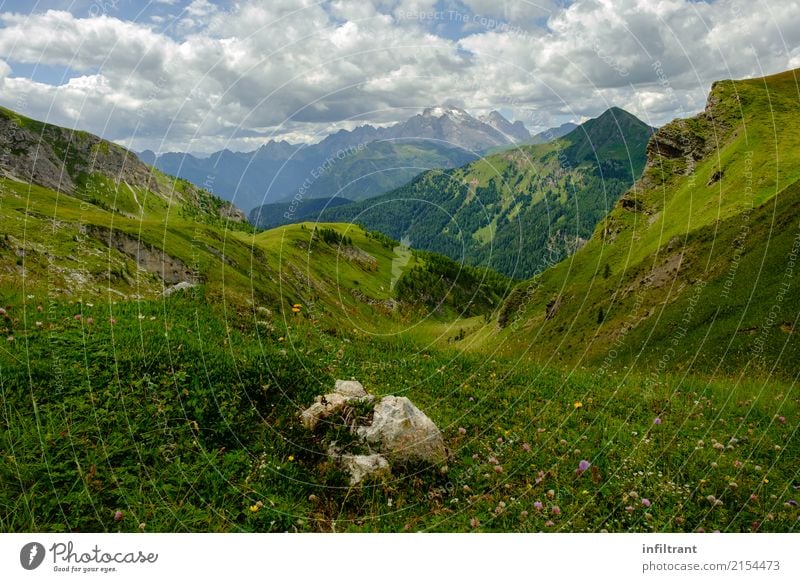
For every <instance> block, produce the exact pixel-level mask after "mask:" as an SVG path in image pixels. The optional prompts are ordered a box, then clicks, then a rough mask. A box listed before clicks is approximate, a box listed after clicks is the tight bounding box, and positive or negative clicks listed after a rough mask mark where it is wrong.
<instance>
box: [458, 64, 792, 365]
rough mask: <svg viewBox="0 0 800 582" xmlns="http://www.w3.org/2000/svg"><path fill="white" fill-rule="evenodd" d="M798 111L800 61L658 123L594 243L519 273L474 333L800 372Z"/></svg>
mask: <svg viewBox="0 0 800 582" xmlns="http://www.w3.org/2000/svg"><path fill="white" fill-rule="evenodd" d="M798 110H800V103H799V102H798V93H797V88H796V84H795V74H794V72H789V73H784V74H782V75H777V76H774V77H768V78H766V79H754V80H747V81H736V82H732V81H726V82H720V83H716V84H715V85H714V87H713V89H712V92H711V95H710V97H709V107H708V109H707V111H706V112H704V113H703V114H701V115H699V116H698V117H697V118H694V119H690V120H678V121H675V122H673V123H672V124H669V125H668V126H666V127H664V128H662V129H661V130H659V132H658V133H657V134H656V136H655V138H654V140H653V141H651V145H650V148H651V152H650V157H649V161H648V166H647V168H646V169H645V172H644V176H643V178H642V180H641V181H640V182H639V183H638V184H637V187H636V188H634V189H633V190H632V191H631V192H629V193H628V194H626V196H625V198H624V199H623V201H622V202H621V203H620V204H619V205H618V206H617V207H616V208H615V209H614V211H613V212H612V213H611V214H610V215H609V216H608V217H607V218H606V219H605V220H604V221H603V222H602V223H601V224H600V225H598V227H597V230H596V231H595V234H594V236H593V237H592V239H591V240H590V241H589V242H588V243H587V245H586V246H585V247H583V248H582V249H580V250H579V251H578V252H577V253H576V254H575V255H573V256H572V257H570V258H569V259H568V260H566V261H564V262H563V263H561V264H559V265H556V266H555V267H553V268H552V269H550V270H548V271H547V272H545V273H544V274H543V275H542V276H540V277H538V278H536V279H535V280H533V281H532V282H529V283H525V284H523V285H522V286H520V288H519V289H518V290H517V291H516V292H515V293H513V294H512V295H511V296H510V297H509V299H508V300H507V302H506V304H505V305H504V307H503V309H502V310H501V311H500V312H499V316H500V317H499V320H500V326H499V327H500V328H502V329H498V327H497V326H494V325H493V326H491V327H486V328H484V329H482V330H481V331H480V332H477V333H476V335H475V336H474V338H472V341H471V344H472V345H476V346H488V345H491V346H502V348H501V350H503V351H505V352H507V353H512V352H513V353H519V352H520V350H522V349H525V348H527V346H529V345H531V341H534V342H535V343H536V345H537V347H538V348H539V349H542V350H543V353H545V354H548V356H549V355H550V354H552V360H554V361H557V362H560V363H562V364H572V365H574V364H582V365H591V366H603V365H604V362H607V361H611V362H612V363H613V365H614V366H619V365H625V364H627V365H633V364H634V363H635V365H636V366H637V367H638V369H640V370H642V372H643V373H645V372H646V373H650V372H652V371H656V372H657V371H658V370H659V369H662V370H674V369H682V370H690V369H698V370H701V371H703V372H711V373H713V372H715V371H718V372H721V373H725V374H732V373H738V372H740V371H742V370H749V371H750V370H751V366H755V368H756V369H758V370H759V373H765V374H769V373H775V374H778V375H781V376H783V377H784V378H787V379H789V378H792V377H794V375H795V373H796V366H795V363H794V362H795V361H796V358H797V355H798V349H800V348H799V347H798V342H797V339H796V338H797V335H796V333H795V331H796V326H797V321H798V313H797V308H796V306H797V305H798V303H799V302H800V296H799V295H798V293H799V291H798V289H800V285H799V284H798V279H797V271H796V266H794V265H795V260H796V257H797V238H796V237H797V234H798V223H797V220H796V216H797V205H798V195H799V194H800V189H798V185H797V180H798V178H800V173H799V172H800V171H799V170H798V168H800V158H798V151H800V149H798V148H797V147H796V146H797V145H798V144H797V140H798V138H797V132H796V131H795V130H794V128H795V126H796V118H797V113H798ZM776 304H778V307H777V309H775V305H776ZM601 310H602V311H601ZM532 338H533V340H532ZM545 359H548V358H545ZM662 360H664V362H665V363H664V364H661V362H662Z"/></svg>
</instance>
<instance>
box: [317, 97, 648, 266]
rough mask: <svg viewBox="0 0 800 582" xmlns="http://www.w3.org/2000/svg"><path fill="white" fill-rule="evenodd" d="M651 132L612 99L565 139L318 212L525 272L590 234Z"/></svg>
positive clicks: (631, 176)
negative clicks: (612, 104) (613, 104)
mask: <svg viewBox="0 0 800 582" xmlns="http://www.w3.org/2000/svg"><path fill="white" fill-rule="evenodd" d="M651 133H652V129H651V128H650V127H648V126H647V125H645V124H644V123H642V122H641V121H639V120H638V119H636V118H635V117H634V116H632V115H630V114H629V113H626V112H625V111H622V110H621V109H616V108H614V109H610V110H609V111H607V112H606V113H604V114H603V115H602V116H600V117H599V118H597V119H593V120H590V121H588V122H586V123H585V124H583V125H581V126H580V127H578V128H577V129H575V130H574V131H572V132H571V133H569V134H568V135H567V136H565V137H563V138H561V139H559V140H555V141H553V142H550V143H547V144H543V145H535V146H525V147H520V148H516V149H512V150H508V151H504V152H501V153H497V154H494V155H491V156H487V157H485V158H482V159H480V160H478V161H475V162H472V163H471V164H468V165H467V166H464V167H462V168H458V169H455V170H446V171H442V170H433V171H430V172H427V173H425V174H422V175H421V176H419V177H417V178H416V179H414V180H413V181H412V182H410V183H409V184H407V185H405V186H402V187H400V188H398V189H397V190H394V191H392V192H389V193H387V194H384V195H382V196H379V197H377V198H372V199H370V200H367V201H364V202H361V203H356V204H347V205H337V206H333V205H329V206H327V207H325V208H318V209H316V212H315V214H316V215H318V216H319V217H320V219H322V220H325V221H328V222H331V221H333V222H347V221H355V222H357V223H359V224H363V225H364V226H365V227H367V228H369V229H373V230H379V231H381V232H384V233H386V234H388V235H389V236H391V237H394V238H397V239H399V238H401V237H404V236H405V237H408V238H409V239H410V240H411V242H412V244H413V246H414V247H415V248H420V249H426V250H429V251H433V252H437V253H440V254H444V255H447V256H448V257H450V258H451V259H454V260H457V261H460V262H462V261H463V262H464V263H466V264H469V265H477V266H483V267H487V268H491V269H493V270H496V271H499V272H501V273H504V274H506V275H507V276H510V277H515V278H517V279H523V278H527V277H530V276H532V275H534V274H535V273H539V272H541V271H542V270H544V269H546V268H547V267H549V266H551V265H553V264H555V263H557V262H559V261H560V260H562V259H563V258H564V257H566V256H568V255H569V254H571V253H572V252H574V251H575V250H576V249H577V248H579V247H580V246H581V245H582V244H583V243H584V242H585V241H586V239H588V238H589V237H590V236H591V234H592V232H593V231H594V228H595V225H596V224H597V223H598V222H599V221H600V220H601V219H602V218H603V217H605V216H606V214H607V213H608V212H609V210H610V209H611V208H612V207H613V205H614V203H615V202H616V201H617V199H618V198H619V197H620V196H621V195H622V194H623V193H624V192H625V191H626V190H628V189H629V188H630V187H631V186H632V185H633V183H634V181H635V180H636V178H638V177H639V175H640V174H641V171H642V168H643V167H644V161H645V146H646V144H647V140H648V138H649V137H650V135H651Z"/></svg>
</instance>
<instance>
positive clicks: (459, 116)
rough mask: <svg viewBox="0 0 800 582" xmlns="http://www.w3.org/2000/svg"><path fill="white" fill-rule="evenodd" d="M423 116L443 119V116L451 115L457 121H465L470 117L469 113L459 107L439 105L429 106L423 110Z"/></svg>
mask: <svg viewBox="0 0 800 582" xmlns="http://www.w3.org/2000/svg"><path fill="white" fill-rule="evenodd" d="M422 116H423V117H435V118H437V119H441V118H442V117H449V118H451V119H454V120H456V121H464V120H466V119H469V118H470V115H469V113H467V112H466V111H464V110H463V109H459V108H458V107H447V106H442V105H439V106H438V107H428V108H427V109H425V110H424V111H423V112H422Z"/></svg>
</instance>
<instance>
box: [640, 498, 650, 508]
mask: <svg viewBox="0 0 800 582" xmlns="http://www.w3.org/2000/svg"><path fill="white" fill-rule="evenodd" d="M642 505H644V506H645V507H650V506H651V505H652V503H650V500H649V499H648V498H647V497H642Z"/></svg>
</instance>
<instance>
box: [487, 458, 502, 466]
mask: <svg viewBox="0 0 800 582" xmlns="http://www.w3.org/2000/svg"><path fill="white" fill-rule="evenodd" d="M489 463H490V464H492V465H499V464H500V461H498V460H497V457H489Z"/></svg>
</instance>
